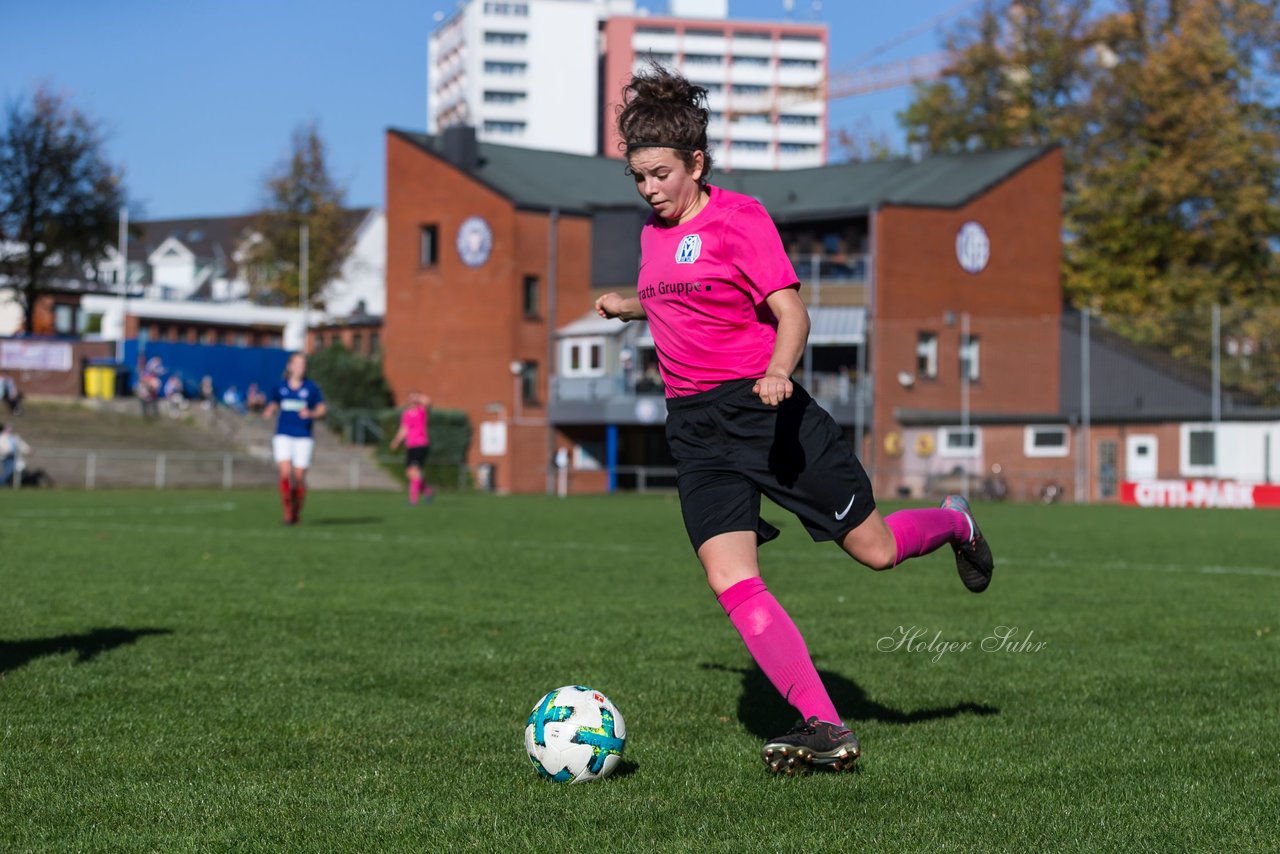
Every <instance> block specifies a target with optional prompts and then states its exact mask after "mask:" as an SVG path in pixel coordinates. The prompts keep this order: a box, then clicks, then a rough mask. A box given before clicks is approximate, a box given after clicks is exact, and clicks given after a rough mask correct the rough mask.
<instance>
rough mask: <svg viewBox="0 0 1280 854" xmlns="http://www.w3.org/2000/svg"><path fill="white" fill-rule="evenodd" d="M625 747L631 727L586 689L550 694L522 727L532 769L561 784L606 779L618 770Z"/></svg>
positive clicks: (610, 705)
mask: <svg viewBox="0 0 1280 854" xmlns="http://www.w3.org/2000/svg"><path fill="white" fill-rule="evenodd" d="M626 743H627V725H626V723H625V722H624V721H623V720H622V714H621V713H620V712H619V711H618V707H617V706H615V705H614V704H613V703H612V702H610V701H609V698H608V697H606V696H605V695H604V694H601V693H600V692H599V691H595V690H592V689H591V688H587V687H586V686H584V685H566V686H565V687H563V688H557V689H556V690H554V691H549V692H547V694H546V695H545V696H544V697H543V698H542V699H541V700H539V701H538V704H537V705H536V706H534V707H533V711H532V712H530V713H529V720H528V721H527V725H526V726H525V728H524V746H525V749H526V750H528V751H529V759H530V760H531V761H532V762H533V767H534V768H535V769H536V770H537V771H538V773H539V774H541V775H542V776H543V777H546V778H547V779H548V780H553V781H555V782H557V783H590V782H591V781H592V780H599V779H602V778H604V777H608V776H609V775H610V774H611V773H612V772H613V770H614V769H615V768H617V767H618V762H620V761H621V759H622V749H623V747H625V746H626Z"/></svg>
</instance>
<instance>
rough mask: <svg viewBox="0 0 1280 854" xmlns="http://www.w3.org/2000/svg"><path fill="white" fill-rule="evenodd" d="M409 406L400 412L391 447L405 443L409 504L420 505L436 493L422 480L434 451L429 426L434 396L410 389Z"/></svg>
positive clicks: (393, 448)
mask: <svg viewBox="0 0 1280 854" xmlns="http://www.w3.org/2000/svg"><path fill="white" fill-rule="evenodd" d="M407 404H408V405H406V406H405V408H404V412H403V413H401V414H400V429H398V430H396V434H395V435H394V436H392V437H391V450H393V451H394V450H395V449H396V448H398V447H400V444H401V443H402V442H403V443H404V472H405V475H406V476H407V477H408V478H409V503H410V504H417V503H418V499H419V498H421V499H422V500H423V501H424V502H430V501H431V499H432V497H433V496H434V494H435V493H434V492H433V491H432V489H431V486H430V485H429V484H423V482H422V467H423V466H424V465H426V462H427V453H428V452H429V451H430V450H431V437H430V434H429V433H428V430H427V426H428V422H429V420H430V408H431V398H429V397H427V396H426V395H425V394H419V393H418V392H416V391H411V392H409V399H408V402H407Z"/></svg>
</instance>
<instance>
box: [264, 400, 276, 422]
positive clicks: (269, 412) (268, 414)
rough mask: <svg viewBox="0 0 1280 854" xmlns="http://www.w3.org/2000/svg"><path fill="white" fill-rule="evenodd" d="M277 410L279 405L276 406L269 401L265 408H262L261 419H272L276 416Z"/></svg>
mask: <svg viewBox="0 0 1280 854" xmlns="http://www.w3.org/2000/svg"><path fill="white" fill-rule="evenodd" d="M279 408H280V406H279V404H277V403H276V402H275V401H274V400H273V401H271V402H270V403H268V404H267V405H266V406H264V407H262V417H263V418H266V419H271V418H274V417H275V415H276V410H278V409H279Z"/></svg>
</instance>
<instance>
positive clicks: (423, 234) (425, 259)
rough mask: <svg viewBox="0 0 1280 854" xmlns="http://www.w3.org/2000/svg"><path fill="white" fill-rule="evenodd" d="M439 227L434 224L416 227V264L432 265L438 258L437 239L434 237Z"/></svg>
mask: <svg viewBox="0 0 1280 854" xmlns="http://www.w3.org/2000/svg"><path fill="white" fill-rule="evenodd" d="M438 234H439V229H438V228H437V227H436V226H434V225H424V226H420V227H419V228H418V266H419V267H434V266H435V265H436V261H437V260H438V259H439V255H438V254H437V253H438V252H439V241H438V240H437V239H436V238H437V236H438Z"/></svg>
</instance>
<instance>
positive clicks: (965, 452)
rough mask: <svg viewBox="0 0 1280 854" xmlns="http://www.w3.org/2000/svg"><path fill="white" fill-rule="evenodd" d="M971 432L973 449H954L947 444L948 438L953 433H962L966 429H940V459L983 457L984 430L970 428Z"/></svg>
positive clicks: (958, 426)
mask: <svg viewBox="0 0 1280 854" xmlns="http://www.w3.org/2000/svg"><path fill="white" fill-rule="evenodd" d="M968 429H969V432H970V433H972V434H973V447H972V448H953V447H951V446H950V445H949V444H948V443H947V436H948V435H949V434H951V433H962V432H964V430H965V428H964V427H961V426H960V425H958V424H957V425H955V426H953V427H939V428H938V456H940V457H980V456H982V428H981V427H974V426H970V427H969V428H968Z"/></svg>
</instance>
